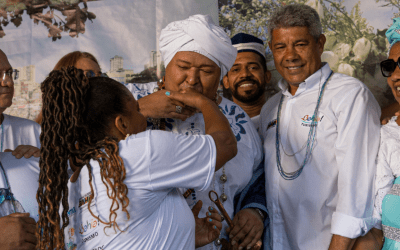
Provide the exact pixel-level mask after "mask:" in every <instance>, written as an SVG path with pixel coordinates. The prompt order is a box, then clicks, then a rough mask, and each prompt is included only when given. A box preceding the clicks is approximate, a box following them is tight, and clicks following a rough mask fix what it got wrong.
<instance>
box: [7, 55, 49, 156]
mask: <svg viewBox="0 0 400 250" xmlns="http://www.w3.org/2000/svg"><path fill="white" fill-rule="evenodd" d="M16 74H17V72H16V71H15V70H13V69H12V67H11V65H10V63H9V62H8V59H7V56H6V54H4V52H3V51H2V50H0V124H1V125H0V152H4V151H5V150H6V149H10V150H15V149H16V147H17V146H19V145H30V146H34V147H36V148H40V140H39V136H40V131H41V129H40V125H39V124H37V123H36V122H33V121H31V120H28V119H24V118H20V117H15V116H11V115H6V114H4V111H5V110H6V108H8V107H10V106H11V104H12V98H13V95H14V81H13V80H14V79H13V78H16ZM31 155H32V154H31ZM16 156H17V158H19V157H22V155H20V156H18V155H16ZM25 156H27V155H25ZM35 156H38V155H35Z"/></svg>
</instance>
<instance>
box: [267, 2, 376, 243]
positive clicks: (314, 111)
mask: <svg viewBox="0 0 400 250" xmlns="http://www.w3.org/2000/svg"><path fill="white" fill-rule="evenodd" d="M268 25H269V27H268V31H269V32H270V39H271V40H270V42H269V47H270V48H271V50H272V53H273V55H274V61H275V66H276V69H277V70H278V72H279V73H280V74H281V75H282V77H283V79H282V80H281V81H280V82H279V83H278V84H279V88H280V89H281V91H280V92H279V93H277V94H276V95H275V96H273V97H272V98H271V99H269V100H268V101H267V103H266V104H265V105H264V106H263V108H262V111H261V118H260V120H261V127H260V130H261V131H260V132H261V134H262V136H263V139H264V152H265V174H266V192H267V208H268V211H269V213H270V219H271V223H270V227H271V244H272V247H273V249H277V250H280V249H285V250H286V249H307V250H310V249H328V248H329V249H351V246H352V245H353V244H354V239H355V238H357V237H359V236H361V235H365V234H366V233H367V232H368V231H369V230H370V229H371V228H372V227H373V225H374V221H373V218H372V212H373V197H374V196H373V177H374V173H375V169H376V166H375V160H376V155H377V152H378V147H379V128H380V124H379V117H380V108H379V105H378V103H377V102H376V100H375V99H374V97H373V95H372V94H371V92H370V91H369V90H368V89H367V87H366V86H365V85H364V84H363V83H362V82H360V81H359V80H357V79H355V78H352V77H349V76H346V75H342V74H338V73H333V72H332V70H331V69H330V68H329V65H328V64H323V63H322V62H321V54H322V52H323V49H324V44H325V41H326V38H325V36H324V35H323V34H322V26H321V23H320V20H319V17H318V14H317V12H316V11H315V10H314V9H312V8H311V7H309V6H307V5H298V4H296V5H286V6H284V7H283V8H281V9H279V10H277V11H276V12H275V13H274V14H273V15H272V16H271V19H270V20H269V22H268Z"/></svg>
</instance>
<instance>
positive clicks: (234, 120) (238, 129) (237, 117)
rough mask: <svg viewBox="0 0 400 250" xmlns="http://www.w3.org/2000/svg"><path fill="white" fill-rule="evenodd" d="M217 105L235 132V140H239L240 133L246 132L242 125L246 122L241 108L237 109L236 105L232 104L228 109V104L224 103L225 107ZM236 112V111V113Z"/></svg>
mask: <svg viewBox="0 0 400 250" xmlns="http://www.w3.org/2000/svg"><path fill="white" fill-rule="evenodd" d="M219 107H220V108H221V110H222V113H224V115H225V116H226V118H227V119H228V121H229V124H230V125H231V129H232V132H233V133H234V134H235V137H236V141H240V139H241V136H240V134H242V135H245V134H246V130H245V129H244V127H243V126H242V125H243V124H245V123H247V121H246V119H245V117H246V115H245V114H244V111H243V110H241V109H237V106H234V105H232V106H230V109H229V108H228V105H225V107H221V106H219ZM236 112H238V114H236ZM230 116H233V117H230Z"/></svg>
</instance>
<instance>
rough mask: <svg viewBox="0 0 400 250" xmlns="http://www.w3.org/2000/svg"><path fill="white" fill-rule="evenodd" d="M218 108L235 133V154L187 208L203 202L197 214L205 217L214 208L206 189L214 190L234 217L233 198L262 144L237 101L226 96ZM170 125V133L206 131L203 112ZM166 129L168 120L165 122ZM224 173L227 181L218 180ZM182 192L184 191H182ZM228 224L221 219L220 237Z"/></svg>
mask: <svg viewBox="0 0 400 250" xmlns="http://www.w3.org/2000/svg"><path fill="white" fill-rule="evenodd" d="M219 107H220V108H221V109H222V110H223V112H224V115H225V116H226V118H227V119H228V121H229V123H230V126H231V129H232V132H233V133H234V135H235V136H236V141H237V148H238V151H237V155H236V156H235V157H234V158H233V159H231V160H230V161H228V162H227V163H226V164H225V166H224V167H223V168H221V169H219V170H218V171H217V172H215V175H214V179H213V181H212V183H211V185H210V186H209V187H208V188H207V189H205V190H202V191H201V190H196V189H195V192H193V193H192V194H191V195H190V196H189V197H188V198H187V199H186V201H187V202H188V204H189V206H190V207H193V206H194V205H195V204H196V202H197V201H199V200H201V201H203V207H202V209H201V210H200V213H199V217H200V218H202V217H205V216H206V213H207V212H208V207H209V206H213V207H214V208H215V207H216V206H215V204H214V203H213V202H211V200H210V198H209V192H210V191H211V190H214V191H216V192H217V193H218V195H221V194H222V193H225V194H226V195H227V197H228V200H227V201H225V202H224V203H223V205H224V208H225V210H226V212H227V213H228V214H229V216H230V217H231V219H233V217H234V213H233V212H234V207H233V205H234V197H235V195H236V194H239V193H240V192H241V191H242V190H243V189H244V188H245V187H246V185H247V183H249V181H250V179H251V177H252V176H253V171H254V170H255V169H256V168H257V167H258V166H259V164H260V162H261V160H262V146H261V140H260V137H259V135H258V134H257V131H256V130H255V128H254V125H253V124H252V122H251V120H250V117H249V116H248V115H247V114H246V112H244V111H243V109H241V108H240V107H239V106H238V105H237V104H235V103H234V102H231V101H229V100H228V99H225V98H222V101H221V103H220V104H219ZM168 120H169V121H170V124H171V126H172V130H171V131H172V132H174V133H180V134H187V135H190V134H191V135H201V134H205V125H204V118H203V115H202V114H195V115H194V116H192V117H189V118H188V119H186V120H185V121H181V120H172V119H168ZM167 122H168V121H167ZM166 127H167V128H168V127H169V126H168V123H167V126H166ZM224 172H225V174H226V175H227V182H225V184H223V183H222V182H221V181H220V177H221V175H222V174H223V173H224ZM181 191H182V193H183V192H185V191H186V190H183V189H182V190H181ZM227 227H228V224H227V222H226V220H225V221H223V222H222V230H221V236H220V237H224V238H228V235H227V233H226V228H227ZM220 248H221V246H219V247H217V246H215V244H214V243H210V244H208V245H206V246H204V247H200V248H197V249H201V250H206V249H207V250H209V249H220Z"/></svg>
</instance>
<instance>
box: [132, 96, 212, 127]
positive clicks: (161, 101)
mask: <svg viewBox="0 0 400 250" xmlns="http://www.w3.org/2000/svg"><path fill="white" fill-rule="evenodd" d="M166 92H167V91H166V90H159V91H157V92H155V93H153V94H151V95H148V96H145V97H142V98H140V99H139V100H138V104H139V111H140V113H142V114H143V115H144V117H146V118H172V119H180V120H182V121H184V120H186V119H187V118H189V117H191V116H192V115H194V114H195V113H196V112H198V110H200V107H201V102H202V101H205V100H208V101H211V100H209V99H208V98H207V97H205V96H204V95H202V94H201V93H199V92H197V91H195V90H193V89H186V90H184V91H182V92H176V91H168V92H169V93H170V95H169V96H167V95H166V94H165V93H166ZM176 106H181V107H182V108H183V109H182V113H177V112H176Z"/></svg>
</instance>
